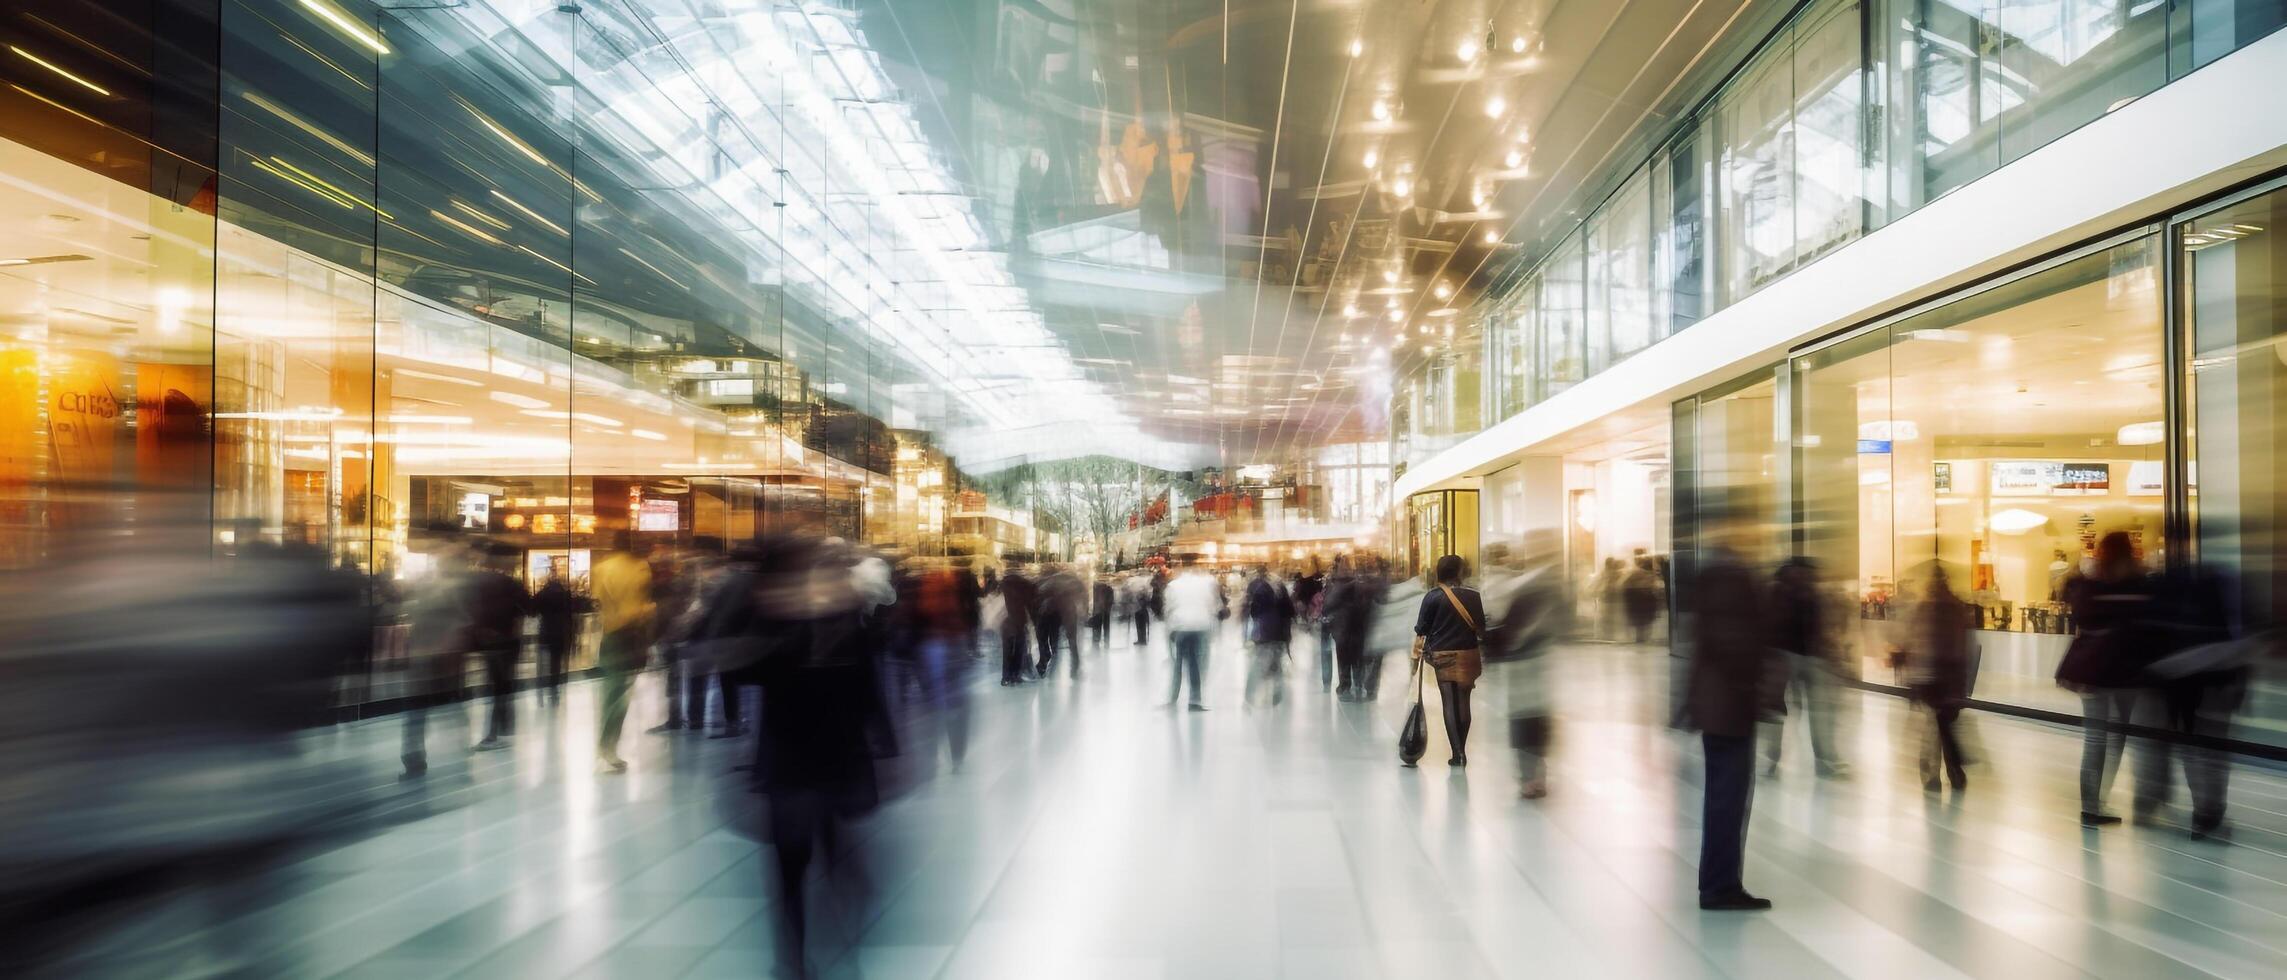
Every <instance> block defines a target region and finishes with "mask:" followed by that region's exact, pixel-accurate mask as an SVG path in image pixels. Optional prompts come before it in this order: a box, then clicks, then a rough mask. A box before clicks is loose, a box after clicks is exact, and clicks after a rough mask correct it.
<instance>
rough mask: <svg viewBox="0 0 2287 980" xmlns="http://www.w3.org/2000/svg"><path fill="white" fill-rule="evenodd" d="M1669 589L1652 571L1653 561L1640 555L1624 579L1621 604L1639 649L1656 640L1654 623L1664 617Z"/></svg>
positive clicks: (1622, 578) (1631, 635)
mask: <svg viewBox="0 0 2287 980" xmlns="http://www.w3.org/2000/svg"><path fill="white" fill-rule="evenodd" d="M1666 592H1667V590H1666V589H1665V588H1663V587H1662V586H1661V584H1660V573H1659V572H1657V571H1654V570H1653V568H1652V559H1651V557H1650V556H1648V555H1645V554H1644V553H1642V552H1640V551H1639V552H1637V553H1636V557H1635V560H1634V561H1633V562H1632V563H1631V564H1630V566H1629V568H1628V572H1627V574H1626V575H1623V576H1622V577H1621V579H1620V605H1621V611H1622V613H1623V614H1624V615H1625V616H1626V617H1627V621H1628V633H1629V636H1630V638H1631V639H1632V640H1633V641H1634V642H1635V644H1636V645H1637V646H1642V645H1644V644H1646V643H1650V642H1651V641H1652V624H1653V623H1654V622H1656V621H1658V619H1659V618H1660V610H1661V609H1662V608H1663V607H1665V606H1666V605H1667V595H1666Z"/></svg>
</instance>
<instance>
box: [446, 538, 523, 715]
mask: <svg viewBox="0 0 2287 980" xmlns="http://www.w3.org/2000/svg"><path fill="white" fill-rule="evenodd" d="M513 554H515V552H514V551H512V550H508V549H506V548H505V546H499V545H494V546H490V547H487V548H486V549H485V550H484V551H483V552H482V557H481V558H480V559H479V564H478V565H477V567H476V568H475V569H473V570H472V571H470V573H469V575H468V576H467V578H465V579H464V580H463V581H462V583H461V590H462V591H461V603H462V612H463V614H464V616H465V617H466V620H465V622H466V624H467V625H466V626H465V628H466V629H467V630H468V642H467V643H466V648H467V649H469V650H470V651H472V652H474V653H475V654H476V655H477V659H478V660H479V662H481V663H483V665H484V679H485V686H486V687H487V688H490V689H491V694H492V715H491V720H490V721H489V722H487V723H486V725H485V732H484V740H483V741H480V742H478V743H476V747H477V748H479V749H497V748H500V747H501V746H502V745H503V744H504V742H503V740H504V739H506V738H508V736H510V735H512V734H514V733H515V731H516V661H517V659H518V657H517V653H518V650H519V647H520V646H521V645H522V643H523V627H524V614H525V612H526V611H527V607H528V606H529V605H530V602H531V596H530V595H529V594H527V593H526V592H525V591H524V586H523V585H521V584H519V583H518V582H517V581H516V580H515V579H513V578H509V577H508V574H507V573H506V572H503V571H501V570H500V569H501V566H502V565H503V564H505V563H507V561H508V560H509V558H510V556H511V555H513Z"/></svg>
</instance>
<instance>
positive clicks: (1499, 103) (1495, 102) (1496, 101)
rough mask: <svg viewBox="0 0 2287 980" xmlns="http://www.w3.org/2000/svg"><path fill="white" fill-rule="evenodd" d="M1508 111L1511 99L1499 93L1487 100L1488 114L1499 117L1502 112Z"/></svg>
mask: <svg viewBox="0 0 2287 980" xmlns="http://www.w3.org/2000/svg"><path fill="white" fill-rule="evenodd" d="M1507 111H1509V100H1507V99H1504V98H1502V97H1500V96H1498V95H1496V96H1493V97H1492V98H1490V99H1486V100H1485V114H1486V115H1487V116H1490V117H1492V118H1494V119H1499V118H1501V114H1502V113H1504V112H1507Z"/></svg>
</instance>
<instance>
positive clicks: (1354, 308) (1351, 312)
mask: <svg viewBox="0 0 2287 980" xmlns="http://www.w3.org/2000/svg"><path fill="white" fill-rule="evenodd" d="M1342 315H1343V316H1346V317H1350V318H1352V319H1356V318H1357V316H1358V304H1356V303H1345V304H1343V306H1342Z"/></svg>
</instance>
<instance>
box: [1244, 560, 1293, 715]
mask: <svg viewBox="0 0 2287 980" xmlns="http://www.w3.org/2000/svg"><path fill="white" fill-rule="evenodd" d="M1239 615H1240V616H1241V617H1242V620H1243V622H1245V624H1246V631H1247V642H1248V646H1249V648H1250V650H1251V652H1252V653H1253V656H1254V663H1253V664H1252V665H1251V668H1250V669H1249V670H1248V671H1247V690H1246V698H1245V702H1246V703H1247V704H1249V705H1252V704H1254V703H1255V690H1256V687H1257V685H1258V684H1261V685H1266V686H1268V687H1269V688H1270V701H1271V704H1272V705H1278V704H1281V703H1284V702H1285V701H1286V667H1287V656H1288V648H1289V645H1290V644H1292V643H1293V641H1294V598H1293V597H1292V596H1291V595H1289V594H1288V593H1287V590H1286V586H1284V585H1282V584H1280V583H1279V582H1278V581H1277V580H1275V579H1273V578H1271V577H1270V572H1269V570H1268V569H1264V568H1256V569H1255V576H1254V578H1252V579H1249V580H1248V581H1247V594H1246V598H1245V600H1243V601H1242V602H1241V604H1240V608H1239Z"/></svg>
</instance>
